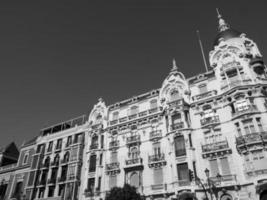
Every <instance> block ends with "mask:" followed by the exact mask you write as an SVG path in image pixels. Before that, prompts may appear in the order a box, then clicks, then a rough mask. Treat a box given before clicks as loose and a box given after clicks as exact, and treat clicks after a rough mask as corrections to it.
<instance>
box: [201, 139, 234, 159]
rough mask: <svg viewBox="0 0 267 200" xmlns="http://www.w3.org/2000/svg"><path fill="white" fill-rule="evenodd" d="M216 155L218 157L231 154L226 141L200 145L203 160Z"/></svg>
mask: <svg viewBox="0 0 267 200" xmlns="http://www.w3.org/2000/svg"><path fill="white" fill-rule="evenodd" d="M218 153H219V154H220V155H222V154H230V153H232V150H231V149H230V148H229V145H228V141H227V140H222V141H219V142H214V143H211V144H205V145H202V157H203V158H207V157H212V156H216V155H217V154H218Z"/></svg>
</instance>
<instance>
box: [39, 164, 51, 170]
mask: <svg viewBox="0 0 267 200" xmlns="http://www.w3.org/2000/svg"><path fill="white" fill-rule="evenodd" d="M49 165H50V163H49V162H45V163H42V164H41V166H40V168H42V169H46V168H48V167H49Z"/></svg>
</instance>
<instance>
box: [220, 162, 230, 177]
mask: <svg viewBox="0 0 267 200" xmlns="http://www.w3.org/2000/svg"><path fill="white" fill-rule="evenodd" d="M220 160H221V168H222V175H229V174H231V171H230V166H229V162H228V159H227V158H221V159H220Z"/></svg>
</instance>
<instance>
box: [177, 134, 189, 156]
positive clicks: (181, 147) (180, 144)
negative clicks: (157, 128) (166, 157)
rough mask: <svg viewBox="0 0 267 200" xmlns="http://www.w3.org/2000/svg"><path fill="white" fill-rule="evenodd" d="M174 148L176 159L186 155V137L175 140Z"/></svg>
mask: <svg viewBox="0 0 267 200" xmlns="http://www.w3.org/2000/svg"><path fill="white" fill-rule="evenodd" d="M174 147H175V155H176V157H178V156H185V155H186V150H185V141H184V136H178V137H175V138H174Z"/></svg>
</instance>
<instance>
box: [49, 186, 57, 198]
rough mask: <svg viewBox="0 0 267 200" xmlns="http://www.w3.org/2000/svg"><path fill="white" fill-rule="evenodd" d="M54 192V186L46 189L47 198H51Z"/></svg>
mask: <svg viewBox="0 0 267 200" xmlns="http://www.w3.org/2000/svg"><path fill="white" fill-rule="evenodd" d="M54 192H55V186H50V187H49V189H48V197H53V196H54Z"/></svg>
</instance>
